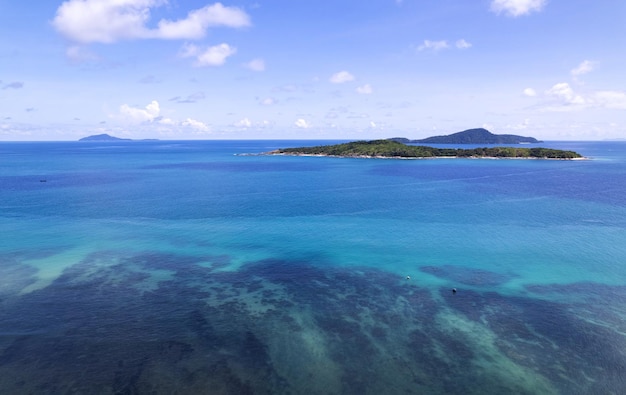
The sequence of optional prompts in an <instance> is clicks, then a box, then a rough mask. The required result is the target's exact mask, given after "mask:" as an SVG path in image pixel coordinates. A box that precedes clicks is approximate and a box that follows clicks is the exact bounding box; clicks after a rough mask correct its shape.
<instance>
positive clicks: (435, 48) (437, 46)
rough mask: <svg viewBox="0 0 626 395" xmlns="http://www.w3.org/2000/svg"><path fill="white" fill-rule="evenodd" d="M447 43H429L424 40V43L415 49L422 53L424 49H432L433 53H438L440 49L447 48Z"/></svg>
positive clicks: (443, 41)
mask: <svg viewBox="0 0 626 395" xmlns="http://www.w3.org/2000/svg"><path fill="white" fill-rule="evenodd" d="M448 47H449V46H448V42H447V41H446V40H441V41H431V40H424V43H423V44H422V45H420V46H419V47H417V50H418V51H424V50H426V49H432V50H433V51H440V50H442V49H446V48H448Z"/></svg>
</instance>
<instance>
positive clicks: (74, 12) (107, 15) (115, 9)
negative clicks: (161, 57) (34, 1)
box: [52, 0, 250, 43]
mask: <svg viewBox="0 0 626 395" xmlns="http://www.w3.org/2000/svg"><path fill="white" fill-rule="evenodd" d="M166 4H167V0H113V1H111V0H67V1H65V2H64V3H63V4H61V6H59V8H58V9H57V12H56V16H55V18H54V20H53V21H52V25H53V26H54V28H55V29H56V30H57V31H58V32H59V33H61V34H62V35H64V36H65V37H67V38H68V39H70V40H72V41H75V42H80V43H92V42H98V43H113V42H116V41H120V40H131V39H146V38H158V39H199V38H202V37H204V36H206V33H207V29H208V28H209V27H212V26H228V27H244V26H249V25H250V19H249V16H248V15H247V14H246V13H245V12H244V11H242V10H241V9H239V8H237V7H225V6H223V5H222V4H221V3H215V4H213V5H207V6H205V7H203V8H200V9H197V10H192V11H190V12H189V13H188V15H187V17H186V18H185V19H181V20H177V21H169V20H165V19H163V20H161V21H159V22H158V25H157V28H156V29H151V28H148V27H147V26H146V25H147V23H148V21H149V19H150V11H151V9H153V8H156V7H160V6H164V5H166Z"/></svg>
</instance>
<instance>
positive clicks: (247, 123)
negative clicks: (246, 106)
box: [235, 118, 252, 128]
mask: <svg viewBox="0 0 626 395" xmlns="http://www.w3.org/2000/svg"><path fill="white" fill-rule="evenodd" d="M235 126H237V127H238V128H249V127H250V126H252V122H250V120H249V119H248V118H244V119H242V120H241V121H239V122H235Z"/></svg>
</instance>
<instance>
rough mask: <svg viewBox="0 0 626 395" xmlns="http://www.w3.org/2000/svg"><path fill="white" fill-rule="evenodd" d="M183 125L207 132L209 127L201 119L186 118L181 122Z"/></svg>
mask: <svg viewBox="0 0 626 395" xmlns="http://www.w3.org/2000/svg"><path fill="white" fill-rule="evenodd" d="M182 125H183V126H188V127H190V128H192V129H195V130H199V131H201V132H209V131H210V130H211V128H209V127H208V126H207V125H206V124H204V123H203V122H201V121H197V120H195V119H191V118H187V119H186V120H184V121H183V123H182Z"/></svg>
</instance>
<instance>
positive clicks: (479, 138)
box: [390, 128, 541, 144]
mask: <svg viewBox="0 0 626 395" xmlns="http://www.w3.org/2000/svg"><path fill="white" fill-rule="evenodd" d="M390 140H393V141H397V142H399V143H405V144H410V143H420V144H422V143H426V144H530V143H541V141H539V140H537V139H536V138H534V137H524V136H517V135H514V134H493V133H491V132H490V131H488V130H487V129H483V128H477V129H468V130H464V131H462V132H458V133H453V134H449V135H446V136H433V137H428V138H425V139H421V140H409V139H407V138H404V137H394V138H391V139H390Z"/></svg>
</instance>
